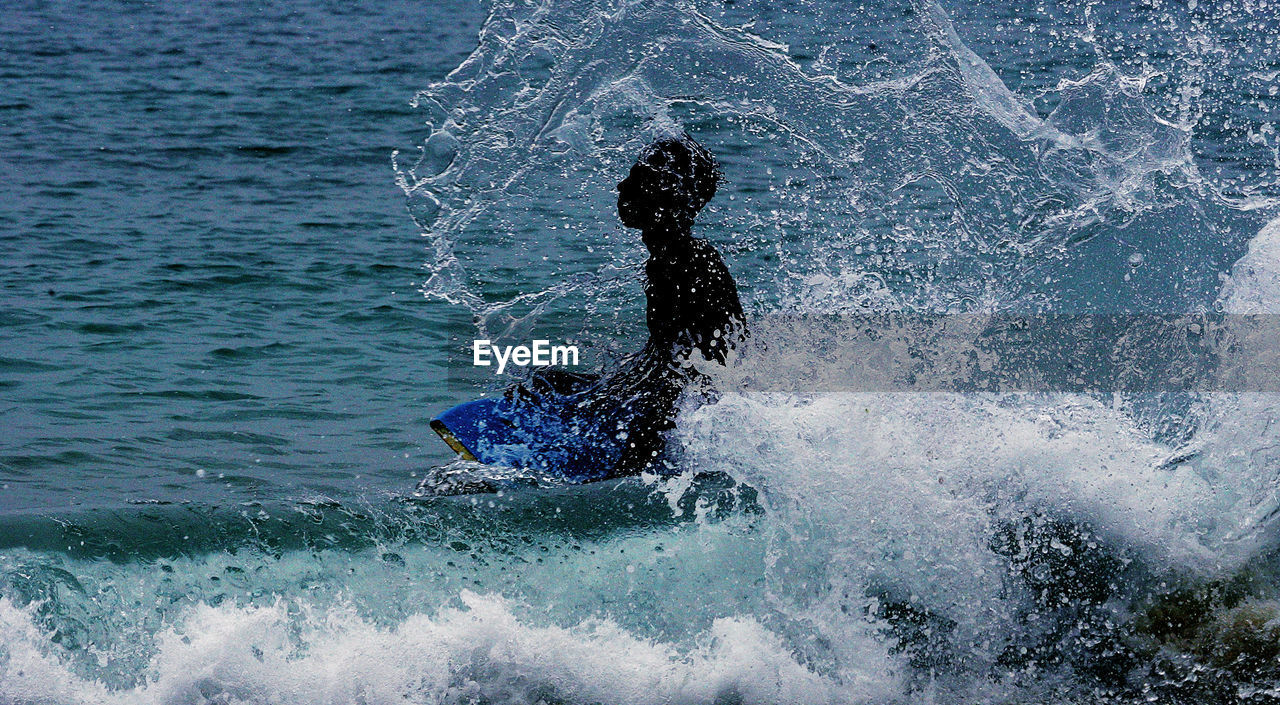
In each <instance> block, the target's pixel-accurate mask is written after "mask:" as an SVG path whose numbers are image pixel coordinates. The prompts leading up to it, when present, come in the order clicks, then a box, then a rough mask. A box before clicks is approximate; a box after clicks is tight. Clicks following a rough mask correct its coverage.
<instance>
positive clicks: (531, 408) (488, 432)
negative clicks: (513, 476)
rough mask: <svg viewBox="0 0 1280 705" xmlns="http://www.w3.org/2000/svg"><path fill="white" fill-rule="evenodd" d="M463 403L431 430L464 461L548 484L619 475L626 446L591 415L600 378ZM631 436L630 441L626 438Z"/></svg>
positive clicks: (558, 381) (541, 383) (577, 378)
mask: <svg viewBox="0 0 1280 705" xmlns="http://www.w3.org/2000/svg"><path fill="white" fill-rule="evenodd" d="M549 379H553V380H554V381H552V382H547V381H545V380H538V381H535V383H534V384H531V385H530V386H529V387H524V386H521V387H517V388H514V389H513V390H508V392H507V393H506V394H504V395H503V396H500V397H495V398H489V399H477V400H475V401H469V402H466V403H463V404H459V405H457V406H455V407H453V408H452V409H449V410H448V411H445V412H444V413H442V414H440V415H439V416H437V417H435V418H434V419H432V420H431V428H432V429H433V430H434V431H435V432H436V433H437V434H439V435H440V437H441V438H442V439H444V441H445V443H447V444H449V447H450V448H452V449H453V450H454V451H455V452H456V453H458V455H459V456H461V457H462V458H464V459H466V460H476V461H479V462H481V463H484V464H486V465H497V466H503V467H508V468H516V469H519V470H525V471H529V472H530V473H531V474H534V475H536V476H538V477H541V478H543V479H546V480H551V481H559V482H570V483H581V482H591V481H593V480H603V479H607V478H609V477H611V476H613V472H614V468H616V467H617V465H618V462H619V461H620V460H621V458H622V450H623V448H622V441H621V440H619V439H618V437H617V434H616V433H615V434H608V433H605V432H602V430H601V429H600V428H598V424H597V423H595V421H594V420H593V419H592V418H590V417H589V415H588V414H587V413H586V412H585V404H584V402H585V401H586V398H587V397H588V396H589V395H590V394H591V391H590V385H591V384H592V383H593V382H594V381H595V378H594V377H589V376H586V375H573V376H568V375H564V376H561V377H557V378H549ZM624 437H625V436H624Z"/></svg>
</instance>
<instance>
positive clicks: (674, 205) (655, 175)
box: [618, 135, 721, 231]
mask: <svg viewBox="0 0 1280 705" xmlns="http://www.w3.org/2000/svg"><path fill="white" fill-rule="evenodd" d="M720 178H721V173H720V165H719V164H717V163H716V159H715V157H713V156H711V152H708V151H707V150H706V148H705V147H703V146H702V145H700V144H698V143H697V142H695V141H694V140H693V138H692V137H690V136H689V135H681V136H680V137H668V138H664V139H661V140H658V141H657V142H654V143H653V144H651V145H649V146H648V147H645V148H644V151H643V152H641V153H640V157H639V158H638V159H637V160H636V163H635V166H632V167H631V173H630V174H629V175H628V176H627V178H625V179H623V180H622V182H621V183H619V184H618V218H619V219H620V220H621V221H622V224H623V225H625V226H626V227H628V228H639V229H641V230H646V231H649V230H662V231H683V230H687V229H688V228H689V227H690V226H691V225H693V219H694V217H695V216H697V215H698V211H700V210H702V207H703V206H705V205H706V204H707V201H710V200H711V197H712V196H714V195H715V193H716V184H717V183H718V182H719V181H720Z"/></svg>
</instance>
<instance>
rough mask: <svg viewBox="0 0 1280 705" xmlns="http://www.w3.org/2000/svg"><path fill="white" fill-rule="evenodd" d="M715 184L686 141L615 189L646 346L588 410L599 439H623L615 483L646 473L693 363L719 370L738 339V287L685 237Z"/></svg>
mask: <svg viewBox="0 0 1280 705" xmlns="http://www.w3.org/2000/svg"><path fill="white" fill-rule="evenodd" d="M720 179H721V173H720V167H719V165H718V164H717V163H716V160H715V157H713V156H712V155H711V153H710V152H708V151H707V150H706V148H704V147H703V146H702V145H700V144H698V143H697V142H695V141H694V140H693V138H692V137H690V136H688V135H687V134H685V135H681V136H679V137H671V138H665V139H660V140H658V141H656V142H654V143H653V144H651V145H649V146H648V147H646V148H645V149H644V151H643V152H641V154H640V157H639V158H638V159H637V160H636V163H635V165H634V166H632V167H631V172H630V174H629V175H628V176H627V178H626V179H623V180H622V182H621V183H619V184H618V218H619V219H620V220H621V221H622V224H623V225H624V226H626V227H628V228H634V229H637V230H639V231H640V238H641V240H642V241H643V242H644V244H645V247H647V248H648V250H649V259H648V261H647V262H646V263H645V298H646V301H647V306H646V311H645V319H646V322H647V323H648V326H649V340H648V342H647V343H646V344H645V346H644V349H643V350H641V351H640V352H639V353H636V354H634V355H631V356H629V357H628V358H627V359H626V360H624V362H623V364H622V365H621V366H620V367H619V369H617V370H616V371H615V372H613V373H612V374H608V375H606V376H605V378H604V379H603V380H602V382H601V384H600V385H598V386H597V387H596V388H595V390H593V392H594V396H593V398H592V400H591V401H590V402H588V404H587V409H588V410H589V413H590V414H591V415H593V416H595V417H596V418H597V419H598V423H597V427H598V428H600V429H602V432H605V433H613V432H615V431H616V436H615V438H617V439H618V440H620V441H622V444H623V450H622V457H621V460H620V462H619V463H618V464H617V467H616V468H615V471H614V472H613V473H612V474H613V475H624V474H632V473H636V472H641V471H643V470H646V469H649V468H650V467H652V465H653V463H654V462H655V461H657V459H658V458H659V456H660V454H661V452H662V448H663V434H664V433H665V432H666V431H667V430H669V429H670V428H672V427H673V425H674V420H675V403H676V400H677V399H678V397H679V396H680V394H681V393H682V392H683V391H684V390H685V388H686V387H687V386H688V385H689V384H690V383H691V382H694V381H695V380H696V379H697V378H698V375H697V373H696V372H694V371H693V370H692V369H691V368H690V367H689V366H688V364H687V360H688V359H689V358H691V357H695V356H697V357H701V358H703V359H705V360H711V361H715V362H718V363H721V364H723V363H724V361H725V356H726V355H727V353H728V351H729V350H730V349H731V348H732V347H733V345H734V344H735V343H737V342H739V341H740V340H741V339H742V336H743V335H745V333H746V326H745V319H744V317H743V313H742V303H741V302H740V301H739V299H738V288H737V286H736V285H735V284H734V281H733V277H732V276H731V275H730V274H729V268H728V267H726V266H725V263H724V260H723V259H721V258H720V253H718V252H716V249H715V248H714V247H712V246H711V244H710V243H708V242H707V241H706V240H702V239H699V238H696V237H694V236H693V234H692V228H693V223H694V219H695V218H696V217H697V215H698V212H699V211H701V210H702V208H703V206H705V205H706V204H707V202H708V201H710V200H711V197H712V196H714V195H715V192H716V186H717V184H718V183H719V181H720Z"/></svg>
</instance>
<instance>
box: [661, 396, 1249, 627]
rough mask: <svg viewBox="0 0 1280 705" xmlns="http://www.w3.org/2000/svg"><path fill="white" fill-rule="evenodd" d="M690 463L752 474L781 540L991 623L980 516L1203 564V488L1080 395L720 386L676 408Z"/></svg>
mask: <svg viewBox="0 0 1280 705" xmlns="http://www.w3.org/2000/svg"><path fill="white" fill-rule="evenodd" d="M681 433H682V437H683V439H684V441H685V447H686V456H687V460H688V462H689V463H690V465H691V467H694V468H697V469H699V470H719V471H723V472H727V473H729V474H731V475H733V476H735V477H737V478H738V479H740V480H742V481H744V482H746V483H747V484H750V485H752V486H755V487H757V488H758V489H760V490H761V491H762V493H763V495H764V498H765V501H766V503H767V504H768V507H769V514H770V515H771V519H772V522H773V526H775V527H778V529H779V530H780V531H782V532H785V533H787V534H788V535H789V539H788V540H789V542H790V544H791V549H790V550H795V548H796V547H797V546H810V547H813V545H814V543H815V542H816V543H817V546H818V548H819V549H820V551H821V555H823V556H824V557H829V558H830V560H831V562H832V563H833V564H834V565H838V566H839V567H840V570H841V571H842V572H844V573H845V574H846V579H848V580H853V581H854V582H855V583H856V582H859V581H872V582H884V581H886V580H887V581H889V582H890V583H891V584H894V585H897V586H899V587H900V589H902V590H904V591H905V592H908V593H909V594H910V596H911V598H912V599H913V600H918V601H920V602H921V603H922V604H924V605H926V606H927V607H928V608H929V609H931V610H932V611H934V612H935V613H940V614H945V615H947V616H948V617H950V618H951V619H953V620H955V621H957V622H959V623H961V624H962V625H964V624H968V625H970V626H971V627H972V628H973V629H975V630H979V631H983V630H989V629H991V628H993V627H996V626H998V625H1000V624H1001V623H1002V622H1003V621H1004V620H1005V619H1006V618H1007V615H1006V614H1005V613H1004V610H1007V609H1008V607H1007V605H1006V606H1003V607H1002V606H1001V602H1002V599H1003V598H1002V594H1003V592H1002V591H1004V590H1005V587H1004V585H1005V584H1004V582H1003V576H1005V575H1007V572H1006V569H1005V568H1004V567H1003V566H1002V564H1001V562H1000V560H999V558H998V557H997V556H996V555H995V554H993V553H992V552H991V550H990V549H989V548H988V542H989V539H990V536H991V522H992V520H993V517H996V516H1000V515H1008V514H1010V513H1012V514H1014V515H1017V514H1019V513H1022V514H1025V513H1028V512H1031V511H1035V510H1043V511H1046V512H1048V513H1049V514H1051V515H1055V516H1058V517H1060V518H1063V519H1068V520H1078V521H1081V522H1084V523H1086V524H1088V525H1089V526H1090V527H1092V528H1093V530H1094V531H1096V532H1097V533H1098V534H1099V535H1100V536H1102V537H1104V538H1105V539H1106V540H1108V541H1112V542H1116V543H1117V544H1121V545H1127V546H1129V547H1132V548H1136V549H1138V550H1141V551H1143V552H1145V554H1146V555H1148V556H1150V557H1151V558H1152V559H1153V560H1154V561H1155V562H1158V563H1160V564H1163V565H1168V566H1180V567H1182V568H1184V569H1188V570H1207V569H1212V568H1213V567H1214V565H1215V563H1216V562H1217V560H1218V557H1217V556H1216V555H1215V553H1214V551H1213V550H1212V549H1211V548H1210V546H1209V545H1208V544H1207V542H1210V541H1212V540H1213V538H1214V536H1216V535H1217V534H1216V533H1215V531H1216V530H1217V528H1218V527H1217V522H1220V521H1223V520H1224V514H1223V506H1222V504H1221V503H1220V502H1219V501H1217V498H1216V497H1215V493H1214V490H1215V488H1214V487H1213V486H1212V485H1211V484H1210V483H1209V482H1207V481H1206V480H1205V479H1204V478H1203V477H1201V476H1200V475H1199V474H1198V473H1196V472H1195V471H1194V470H1193V469H1192V468H1190V467H1187V466H1182V465H1178V466H1174V467H1165V466H1163V465H1162V461H1163V460H1164V459H1165V458H1166V457H1167V456H1168V454H1169V452H1170V449H1169V448H1166V447H1164V446H1161V445H1159V444H1156V443H1153V442H1151V441H1149V440H1147V439H1146V438H1144V437H1143V435H1142V434H1141V433H1139V432H1138V431H1137V430H1136V429H1135V428H1134V426H1133V424H1132V423H1131V422H1130V421H1129V420H1128V419H1127V417H1125V416H1124V415H1123V414H1122V413H1120V412H1119V411H1116V410H1113V409H1111V408H1109V407H1105V406H1102V405H1100V404H1098V403H1097V402H1094V401H1092V400H1089V399H1085V398H1080V397H1074V396H1065V395H1064V396H1059V397H1056V398H1053V399H1048V398H1037V397H1031V396H1026V395H1004V396H997V395H961V394H943V393H895V394H890V393H832V394H825V395H820V396H813V397H809V398H803V399H802V398H799V397H787V396H785V395H778V394H774V395H751V396H748V395H741V394H726V395H725V396H724V397H723V398H722V399H721V400H720V401H719V402H718V403H716V404H713V405H708V406H705V407H703V408H701V409H699V410H697V411H695V412H693V413H691V414H688V415H686V416H685V417H684V418H682V420H681Z"/></svg>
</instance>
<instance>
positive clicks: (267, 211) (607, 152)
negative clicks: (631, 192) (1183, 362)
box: [0, 0, 1280, 704]
mask: <svg viewBox="0 0 1280 705" xmlns="http://www.w3.org/2000/svg"><path fill="white" fill-rule="evenodd" d="M1277 18H1280V7H1277V6H1275V4H1274V3H1273V2H1270V1H1261V0H1250V1H1248V2H1242V1H1232V2H1226V1H1222V2H1199V1H1198V0H1191V2H1179V3H1172V2H1165V1H1164V0H1151V1H1149V2H1142V3H1092V2H1074V1H1070V2H1061V3H1049V4H1036V3H1028V2H1012V3H994V2H972V3H959V2H944V3H942V4H936V3H933V2H928V1H926V0H906V1H903V2H899V1H897V0H877V1H876V2H871V3H862V4H849V3H837V2H819V1H813V2H799V1H797V2H775V1H773V0H736V1H734V2H721V1H720V0H712V1H709V2H694V3H684V2H674V3H673V2H661V1H659V2H642V3H612V2H605V1H603V0H596V1H593V0H545V1H544V2H539V3H526V2H523V1H516V0H510V1H507V0H499V1H495V2H492V3H478V2H470V1H467V0H443V1H441V2H436V1H434V0H433V1H432V2H398V1H390V2H387V1H383V2H371V1H367V0H357V1H356V2H323V1H321V0H302V1H300V2H293V3H286V2H269V3H243V2H195V3H177V2H124V1H119V2H115V1H110V0H102V1H93V0H83V1H66V2H62V1H55V2H26V1H21V0H20V1H18V2H10V3H8V4H6V5H4V6H3V8H0V183H3V189H0V490H2V491H0V703H175V704H176V703H206V702H208V703H320V702H325V703H352V702H367V703H393V702H394V703H403V702H414V703H508V702H511V703H517V702H519V703H533V702H536V703H595V702H617V703H731V702H733V703H739V702H741V703H781V702H793V703H824V702H831V703H850V702H866V703H897V702H921V701H929V702H939V703H953V702H954V703H962V702H963V703H967V702H990V703H1002V702H1139V701H1155V702H1224V703H1225V702H1265V699H1257V698H1262V697H1263V696H1262V695H1259V694H1261V693H1265V692H1268V691H1267V690H1266V689H1268V688H1273V687H1274V686H1275V684H1276V683H1278V682H1280V669H1277V668H1275V667H1274V658H1275V653H1280V647H1276V645H1277V644H1280V632H1278V631H1277V630H1276V629H1275V628H1274V622H1271V621H1270V620H1272V619H1273V618H1274V617H1275V616H1276V615H1278V614H1280V606H1277V605H1278V604H1280V603H1278V602H1277V600H1280V569H1277V568H1276V563H1275V556H1276V555H1277V552H1276V547H1277V546H1280V540H1278V539H1280V533H1277V531H1278V530H1277V525H1276V523H1275V520H1274V517H1275V516H1276V515H1277V514H1278V512H1277V511H1276V507H1280V484H1277V482H1276V479H1275V478H1276V475H1275V468H1276V467H1277V463H1278V462H1280V454H1278V453H1277V451H1276V449H1277V448H1280V441H1278V440H1277V431H1276V428H1275V424H1274V419H1276V418H1278V417H1280V416H1278V415H1280V401H1277V399H1276V398H1275V396H1274V395H1268V394H1257V395H1220V396H1211V395H1204V396H1203V397H1195V398H1187V397H1180V398H1178V399H1174V400H1170V399H1167V398H1164V397H1160V396H1158V395H1157V396H1155V397H1154V398H1136V397H1135V398H1125V397H1123V396H1122V395H1116V396H1114V397H1112V396H1107V397H1106V398H1101V397H1090V396H1087V395H1072V394H1060V395H1057V396H1054V395H1043V396H1035V397H1019V396H1017V395H1014V396H1011V397H995V396H991V395H958V394H957V395H947V394H891V393H884V394H876V393H870V392H865V391H863V392H859V393H839V392H832V391H831V390H839V389H841V388H844V387H843V385H844V384H845V383H848V382H850V381H852V379H853V378H852V377H851V376H850V375H852V373H851V372H850V371H849V370H846V369H841V368H836V369H834V370H832V369H828V368H827V367H824V366H823V364H820V363H822V362H824V361H827V362H829V356H828V353H829V352H832V351H838V350H840V349H841V348H840V346H841V344H842V342H843V341H842V340H841V339H840V335H839V333H838V327H832V328H830V329H825V328H815V329H811V330H804V331H799V332H797V331H795V330H788V329H783V328H781V327H776V326H774V325H773V323H772V322H774V321H777V320H778V318H779V317H778V316H776V315H775V314H792V313H800V314H815V313H816V314H836V315H838V314H845V313H850V314H859V313H866V312H869V311H870V312H883V311H911V312H930V313H954V312H965V313H972V312H985V311H1013V312H1021V311H1028V310H1031V311H1036V312H1048V313H1077V312H1099V311H1101V312H1120V313H1127V312H1136V311H1142V312H1160V313H1167V312H1186V311H1209V310H1225V311H1228V312H1240V313H1243V312H1252V313H1259V312H1265V313H1276V312H1280V303H1278V302H1280V226H1277V225H1275V224H1274V220H1273V219H1274V218H1275V217H1276V215H1277V213H1280V135H1278V133H1277V127H1276V126H1275V123H1276V121H1277V117H1278V116H1280V96H1278V95H1277V93H1280V20H1278V19H1277ZM673 127H679V128H680V129H685V130H688V131H689V132H690V133H692V134H694V135H695V136H696V137H697V138H698V139H699V140H701V141H702V142H704V143H705V144H706V145H707V146H708V147H709V148H710V149H711V150H712V151H713V152H714V153H715V154H716V155H717V156H718V158H719V159H720V161H721V162H722V165H723V167H724V171H725V175H726V183H725V184H724V185H723V186H722V187H721V190H720V193H719V195H718V196H717V198H716V199H715V200H714V201H713V202H712V203H711V205H710V206H709V207H708V208H707V210H706V212H705V213H704V214H703V215H702V217H701V219H700V225H699V229H698V233H699V234H700V235H702V236H704V237H706V238H708V239H709V240H710V241H711V242H712V243H713V244H714V245H715V246H716V247H717V248H718V249H720V250H721V251H722V252H723V253H724V254H725V258H726V261H727V262H728V264H729V267H730V269H731V270H732V271H733V273H734V276H735V278H736V279H737V281H738V283H739V287H740V289H741V292H742V295H743V300H744V304H745V305H746V308H747V310H748V314H749V315H750V316H751V317H752V320H753V329H754V331H755V336H756V338H755V340H756V341H759V342H761V343H762V344H761V345H760V346H758V347H756V348H753V349H752V350H753V351H754V353H753V354H744V358H743V359H742V360H741V364H740V365H739V366H738V367H735V368H734V369H733V370H731V371H730V372H725V373H724V374H725V375H726V377H724V378H723V379H722V378H717V383H718V384H721V385H722V387H723V390H722V391H723V392H724V394H723V396H722V397H721V399H720V400H719V401H717V402H716V403H714V404H710V405H707V406H704V407H702V408H692V407H690V408H687V409H685V410H684V413H683V414H682V416H681V418H680V421H679V425H678V426H679V427H678V429H677V430H676V432H675V435H674V437H673V439H672V446H673V447H674V448H676V449H677V455H676V456H675V457H676V459H677V461H678V463H679V467H680V469H681V470H682V471H684V472H683V474H682V475H681V476H680V477H678V478H676V479H674V480H668V481H662V482H659V481H657V480H655V479H653V478H645V479H632V480H626V481H622V482H610V483H601V484H599V485H595V486H585V487H560V488H552V489H547V490H542V491H528V492H511V491H507V492H503V493H500V494H491V495H480V496H475V497H450V498H435V497H429V496H419V495H415V493H414V488H415V485H416V484H417V482H418V481H419V480H420V479H421V478H422V477H423V476H424V475H426V474H427V473H428V472H430V471H431V470H433V469H435V468H437V467H438V466H442V465H444V464H446V463H448V462H450V461H451V460H452V453H451V452H449V451H448V449H447V448H446V447H445V445H444V444H443V443H441V442H440V441H439V440H438V439H437V438H435V436H434V434H433V433H432V432H431V431H430V429H429V428H428V425H427V422H428V420H429V419H430V418H431V417H432V416H433V415H434V414H436V413H438V412H439V411H441V410H443V409H445V408H447V407H448V406H449V405H451V404H454V403H457V402H459V401H462V400H465V399H469V398H473V397H475V396H477V395H480V394H482V393H485V392H487V391H490V390H493V389H496V388H499V387H501V386H502V385H503V384H505V383H506V381H509V380H506V381H504V380H497V379H495V378H493V376H492V375H490V374H488V371H487V370H475V369H472V368H471V367H470V366H469V364H468V358H467V350H468V346H469V344H470V341H471V339H472V338H473V337H475V336H477V335H480V334H483V335H485V336H486V337H494V338H495V339H500V340H504V341H508V342H521V341H522V340H527V339H528V338H530V337H546V338H550V339H552V340H556V341H559V340H570V341H574V342H577V343H579V344H581V346H582V347H583V350H584V359H585V361H586V363H587V365H588V366H601V365H607V364H609V360H611V359H613V358H614V357H616V356H618V355H621V354H625V353H627V352H629V351H631V350H634V349H635V348H636V347H638V345H639V342H638V341H639V340H642V339H643V335H644V330H643V317H642V316H643V308H642V305H643V304H642V293H641V292H642V289H641V284H640V279H639V277H640V272H641V265H642V262H643V257H644V255H643V248H642V246H641V245H640V243H639V242H638V239H637V238H636V237H635V234H634V233H633V232H629V231H626V230H624V229H622V228H621V227H620V226H619V224H618V223H617V220H616V214H615V213H614V200H615V194H614V192H613V186H614V184H615V183H616V182H617V181H618V180H619V179H620V178H621V176H622V175H623V174H625V172H626V169H627V168H628V167H629V165H630V163H631V160H632V159H634V155H635V154H636V152H637V151H638V149H639V148H640V147H641V146H642V145H643V144H644V143H645V142H646V141H647V140H648V139H651V138H652V137H653V136H654V135H655V134H660V133H662V131H663V130H669V129H672V128H673ZM393 155H394V157H393ZM1268 223H1272V224H1271V225H1268ZM802 320H803V319H802ZM1242 345H1245V346H1248V345H1254V346H1256V347H1258V348H1259V349H1261V350H1266V349H1270V348H1272V347H1274V341H1270V340H1262V341H1256V340H1255V341H1244V342H1243V343H1242ZM1151 347H1152V349H1151V350H1150V354H1151V356H1152V357H1153V359H1156V360H1158V361H1160V362H1163V363H1164V364H1166V365H1168V364H1170V361H1171V360H1176V359H1179V358H1178V357H1177V351H1176V350H1172V349H1160V348H1159V346H1151ZM832 354H833V355H834V353H832ZM735 375H740V376H741V378H750V377H752V376H755V377H756V378H759V379H767V380H769V381H771V382H774V383H776V384H778V385H781V386H783V387H785V383H786V382H787V381H788V380H792V379H796V380H800V379H801V378H804V377H805V376H806V375H814V376H816V377H817V378H818V379H819V382H820V384H818V385H817V386H816V387H814V386H808V387H806V386H804V384H803V383H800V382H797V389H796V390H795V391H794V393H791V394H774V395H770V394H753V393H750V391H749V390H748V391H744V390H743V389H740V388H739V387H738V386H735V384H736V380H738V379H739V377H735ZM823 375H826V376H825V377H824V376H823ZM815 388H816V389H818V390H822V391H821V392H815ZM849 388H851V389H852V388H856V389H859V390H865V389H868V388H874V386H871V387H868V386H867V385H865V384H863V385H861V386H859V385H856V384H855V385H849ZM1168 429H1175V430H1176V432H1168V431H1167V430H1168ZM451 467H454V468H455V469H456V468H457V466H451ZM472 469H474V468H472ZM704 472H706V473H711V474H703V475H700V474H699V473H704ZM744 488H745V489H744ZM1178 590H1182V591H1183V592H1178ZM1188 595H1190V596H1191V597H1187V596H1188ZM1161 609H1167V610H1169V611H1166V612H1160V610H1161ZM1179 610H1182V612H1180V611H1179ZM1184 612H1185V613H1196V614H1199V615H1209V616H1207V617H1196V619H1195V620H1191V621H1189V622H1188V625H1184V626H1182V627H1178V628H1173V627H1168V625H1167V624H1164V623H1161V622H1159V621H1158V619H1155V618H1148V617H1150V615H1153V614H1154V615H1157V616H1158V615H1160V614H1174V616H1175V617H1178V616H1179V615H1182V616H1184V617H1185V614H1184ZM1187 619H1190V618H1187ZM1192 622H1194V623H1192ZM1162 624H1164V626H1161V625H1162ZM1162 629H1164V630H1165V631H1161V630H1162ZM1179 629H1182V631H1179ZM1241 635H1243V636H1241ZM1240 643H1247V651H1248V653H1249V654H1255V655H1256V654H1261V656H1260V657H1259V658H1260V659H1261V661H1260V662H1255V661H1249V660H1248V659H1245V660H1244V661H1239V660H1237V661H1232V660H1231V658H1230V656H1231V655H1232V654H1235V653H1236V652H1235V651H1232V649H1237V648H1238V647H1239V644H1240ZM1255 695H1256V698H1255V700H1248V698H1249V697H1254V696H1255ZM1153 698H1154V700H1152V699H1153Z"/></svg>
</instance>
